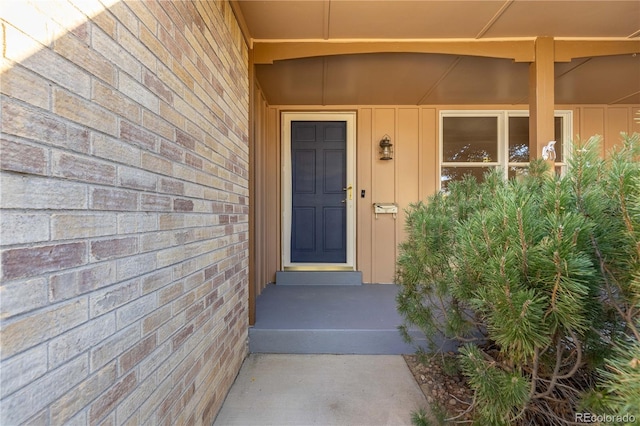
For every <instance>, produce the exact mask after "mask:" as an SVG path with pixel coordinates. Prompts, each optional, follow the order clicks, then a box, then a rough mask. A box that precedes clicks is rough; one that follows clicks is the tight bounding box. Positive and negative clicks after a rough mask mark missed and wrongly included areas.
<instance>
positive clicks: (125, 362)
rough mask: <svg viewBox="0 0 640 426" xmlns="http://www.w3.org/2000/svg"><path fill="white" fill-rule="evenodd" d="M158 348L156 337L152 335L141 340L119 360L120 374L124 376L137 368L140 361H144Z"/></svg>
mask: <svg viewBox="0 0 640 426" xmlns="http://www.w3.org/2000/svg"><path fill="white" fill-rule="evenodd" d="M155 348H156V335H155V334H152V335H149V336H147V337H146V338H145V339H143V340H141V341H140V342H139V343H138V344H136V345H135V346H134V347H132V348H131V349H129V350H128V351H126V352H125V353H124V354H122V355H121V356H120V357H119V358H118V363H119V365H120V374H121V375H122V374H124V373H126V372H127V371H129V370H131V369H132V368H133V367H135V366H136V365H137V364H138V363H140V361H142V360H143V359H144V358H145V357H146V356H147V355H149V354H150V353H151V352H153V350H154V349H155Z"/></svg>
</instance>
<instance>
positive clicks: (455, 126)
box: [440, 111, 571, 190]
mask: <svg viewBox="0 0 640 426" xmlns="http://www.w3.org/2000/svg"><path fill="white" fill-rule="evenodd" d="M555 115H556V117H555V140H556V144H555V149H556V173H562V172H563V171H564V168H565V167H566V165H565V163H564V159H565V158H566V155H567V153H566V152H565V150H566V149H567V147H566V145H568V144H567V143H565V141H568V140H569V139H570V135H571V111H556V114H555ZM440 141H441V144H440V146H441V156H440V165H441V167H440V186H441V189H443V190H446V189H447V186H448V184H449V182H453V181H457V180H461V179H462V178H463V177H464V176H465V175H472V176H474V177H476V178H477V179H478V180H482V176H483V175H484V173H485V172H486V171H488V170H489V169H491V168H499V169H501V170H503V171H504V176H505V178H509V179H511V178H514V177H517V176H518V175H520V174H523V173H526V171H527V168H528V167H529V115H528V111H441V113H440Z"/></svg>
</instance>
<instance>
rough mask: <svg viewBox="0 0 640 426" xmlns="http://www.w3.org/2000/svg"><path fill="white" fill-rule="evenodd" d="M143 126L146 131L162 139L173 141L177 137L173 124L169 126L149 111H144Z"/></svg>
mask: <svg viewBox="0 0 640 426" xmlns="http://www.w3.org/2000/svg"><path fill="white" fill-rule="evenodd" d="M142 125H143V126H144V127H145V129H147V130H149V131H152V132H153V133H155V134H157V135H159V136H161V137H162V138H165V139H169V140H173V139H174V137H175V127H174V126H173V125H172V124H169V123H168V122H167V121H166V120H165V119H164V118H162V117H160V116H159V115H157V114H154V113H152V112H149V111H147V110H144V111H143V113H142Z"/></svg>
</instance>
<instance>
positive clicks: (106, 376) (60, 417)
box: [51, 362, 117, 424]
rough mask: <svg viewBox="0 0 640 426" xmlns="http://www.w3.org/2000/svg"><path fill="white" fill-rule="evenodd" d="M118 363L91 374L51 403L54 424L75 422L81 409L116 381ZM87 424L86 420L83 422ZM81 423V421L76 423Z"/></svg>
mask: <svg viewBox="0 0 640 426" xmlns="http://www.w3.org/2000/svg"><path fill="white" fill-rule="evenodd" d="M116 377H117V369H116V363H115V362H112V363H110V364H108V365H106V366H105V367H104V368H102V369H101V370H99V371H98V372H96V373H95V374H93V375H92V376H90V377H89V378H88V379H87V380H85V381H84V382H82V383H80V384H79V385H78V386H76V387H75V388H73V389H72V390H71V391H69V392H68V393H67V394H66V395H64V396H63V397H62V398H60V399H58V400H57V401H56V402H55V403H53V404H52V405H51V423H52V424H67V423H69V424H74V423H75V422H70V421H69V420H71V419H72V418H73V416H75V415H76V414H77V413H78V412H79V411H80V410H83V409H84V408H85V407H86V406H87V405H88V404H89V403H90V402H91V401H92V400H93V399H95V398H96V397H97V396H98V395H100V394H101V393H102V392H104V391H105V390H107V389H108V388H109V387H110V386H111V385H113V384H114V383H115V381H116ZM81 423H83V424H85V423H86V422H81ZM75 424H80V423H75Z"/></svg>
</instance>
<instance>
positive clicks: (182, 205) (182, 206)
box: [173, 198, 193, 212]
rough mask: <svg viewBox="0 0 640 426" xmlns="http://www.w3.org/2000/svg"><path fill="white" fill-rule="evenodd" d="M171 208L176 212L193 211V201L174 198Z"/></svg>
mask: <svg viewBox="0 0 640 426" xmlns="http://www.w3.org/2000/svg"><path fill="white" fill-rule="evenodd" d="M173 209H174V210H175V211H178V212H190V211H193V201H191V200H185V199H182V198H176V199H175V200H173Z"/></svg>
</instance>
